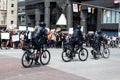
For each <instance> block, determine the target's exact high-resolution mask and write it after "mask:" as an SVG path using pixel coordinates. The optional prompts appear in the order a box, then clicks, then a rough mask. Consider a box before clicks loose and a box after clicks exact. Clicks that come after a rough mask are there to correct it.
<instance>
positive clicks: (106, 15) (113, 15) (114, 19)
mask: <svg viewBox="0 0 120 80" xmlns="http://www.w3.org/2000/svg"><path fill="white" fill-rule="evenodd" d="M115 10H117V9H115ZM102 23H103V24H107V23H119V12H117V11H107V10H103V13H102Z"/></svg>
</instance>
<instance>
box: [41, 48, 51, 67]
mask: <svg viewBox="0 0 120 80" xmlns="http://www.w3.org/2000/svg"><path fill="white" fill-rule="evenodd" d="M47 58H48V59H47ZM50 59H51V55H50V52H49V51H48V50H43V51H42V54H40V62H41V64H42V65H47V64H48V63H49V62H50Z"/></svg>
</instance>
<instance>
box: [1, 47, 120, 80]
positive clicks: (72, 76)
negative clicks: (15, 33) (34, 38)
mask: <svg viewBox="0 0 120 80" xmlns="http://www.w3.org/2000/svg"><path fill="white" fill-rule="evenodd" d="M87 49H88V51H89V57H88V59H87V61H80V60H79V59H78V57H76V58H75V59H73V60H72V61H71V62H63V60H62V58H61V53H62V49H51V48H50V49H48V50H49V51H50V53H51V61H50V63H49V64H48V65H47V66H43V65H40V66H35V65H34V66H32V67H30V68H23V66H22V64H21V57H22V54H23V51H22V50H21V49H10V50H0V65H1V66H0V80H37V79H40V80H119V79H120V76H119V75H120V67H119V66H120V63H119V62H120V49H119V48H110V52H111V55H110V58H108V59H104V58H100V59H98V60H94V59H93V57H92V55H91V54H90V50H91V48H87Z"/></svg>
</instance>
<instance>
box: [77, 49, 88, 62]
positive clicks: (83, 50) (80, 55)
mask: <svg viewBox="0 0 120 80" xmlns="http://www.w3.org/2000/svg"><path fill="white" fill-rule="evenodd" d="M85 53H86V54H85ZM78 57H79V59H80V60H81V61H86V60H87V58H88V50H87V49H86V48H82V49H81V50H80V51H79V54H78Z"/></svg>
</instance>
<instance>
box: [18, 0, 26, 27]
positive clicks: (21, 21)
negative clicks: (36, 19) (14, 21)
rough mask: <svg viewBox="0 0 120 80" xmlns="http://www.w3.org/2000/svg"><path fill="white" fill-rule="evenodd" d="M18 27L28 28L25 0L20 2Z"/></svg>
mask: <svg viewBox="0 0 120 80" xmlns="http://www.w3.org/2000/svg"><path fill="white" fill-rule="evenodd" d="M18 26H26V12H25V0H19V1H18Z"/></svg>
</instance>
